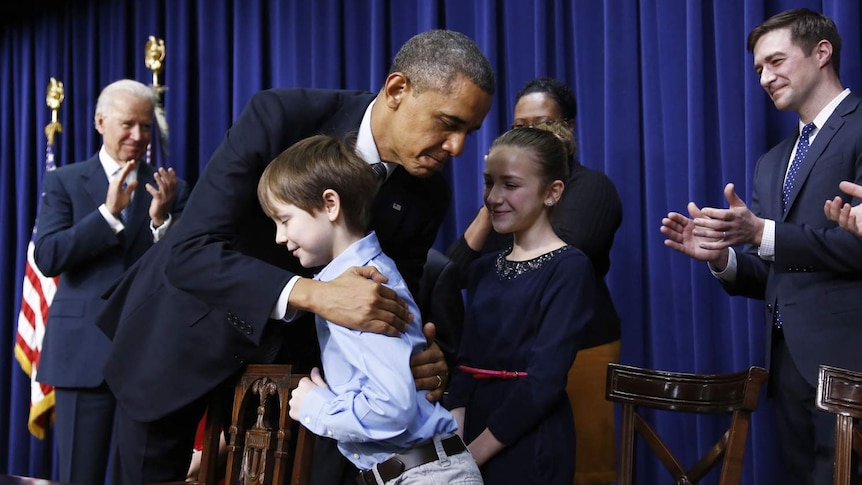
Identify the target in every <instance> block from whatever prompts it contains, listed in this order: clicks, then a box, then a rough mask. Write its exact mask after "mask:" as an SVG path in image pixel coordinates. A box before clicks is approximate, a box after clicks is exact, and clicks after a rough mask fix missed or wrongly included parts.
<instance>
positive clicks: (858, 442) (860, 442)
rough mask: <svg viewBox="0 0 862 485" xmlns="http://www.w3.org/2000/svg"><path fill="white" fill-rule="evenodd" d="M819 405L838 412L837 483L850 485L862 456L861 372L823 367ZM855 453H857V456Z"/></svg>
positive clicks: (819, 384)
mask: <svg viewBox="0 0 862 485" xmlns="http://www.w3.org/2000/svg"><path fill="white" fill-rule="evenodd" d="M817 408H818V409H822V410H824V411H828V412H830V413H833V414H835V415H836V416H835V471H834V474H833V483H834V484H835V485H849V484H850V482H851V480H852V477H853V475H854V470H855V469H856V463H857V459H858V457H859V456H862V432H860V431H859V427H858V426H857V424H856V420H857V419H860V418H862V372H855V371H851V370H847V369H841V368H838V367H831V366H828V365H821V366H820V376H819V378H818V382H817ZM854 452H855V455H854Z"/></svg>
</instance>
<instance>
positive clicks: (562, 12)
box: [0, 0, 862, 485]
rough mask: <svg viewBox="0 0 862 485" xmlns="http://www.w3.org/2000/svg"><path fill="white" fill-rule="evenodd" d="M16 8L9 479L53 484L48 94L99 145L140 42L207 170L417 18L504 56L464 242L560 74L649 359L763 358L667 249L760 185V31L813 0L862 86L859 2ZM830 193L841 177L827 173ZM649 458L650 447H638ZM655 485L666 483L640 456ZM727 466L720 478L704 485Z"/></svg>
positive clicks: (394, 43) (470, 189)
mask: <svg viewBox="0 0 862 485" xmlns="http://www.w3.org/2000/svg"><path fill="white" fill-rule="evenodd" d="M30 3H32V4H33V5H30V4H21V5H18V6H19V7H20V8H19V10H20V11H18V12H8V13H6V12H5V9H4V12H2V13H3V15H0V27H2V28H0V102H2V111H0V241H2V244H0V269H2V271H3V274H4V275H6V277H5V278H3V279H2V280H0V312H2V314H0V328H2V332H0V450H4V451H0V473H11V474H22V475H30V476H38V477H46V478H51V477H52V476H56V473H55V471H54V468H53V462H54V458H53V452H52V445H53V444H52V441H51V437H50V433H49V437H48V439H46V440H44V441H41V440H37V439H35V438H32V437H31V436H30V434H29V432H28V430H27V415H28V403H29V380H28V378H27V376H26V375H25V374H24V372H22V370H21V369H20V367H19V366H18V364H17V362H15V360H14V357H13V352H12V349H13V346H14V339H15V333H16V321H17V313H18V309H19V304H20V299H21V282H22V279H23V270H24V260H25V251H26V248H27V243H28V241H29V238H30V233H31V230H32V228H33V224H34V222H35V217H36V212H37V206H38V198H39V194H40V192H41V183H42V179H43V176H44V163H43V161H44V159H45V145H46V140H45V135H44V132H43V130H44V127H45V125H46V124H47V123H48V122H49V121H50V110H49V109H48V108H47V107H46V105H45V87H46V85H47V82H48V79H49V78H50V77H51V76H54V77H56V78H57V79H58V80H61V81H63V82H64V84H65V88H66V99H65V102H64V103H63V105H62V107H61V109H60V122H61V123H62V124H63V128H64V129H63V133H62V134H60V135H58V137H57V140H56V143H55V153H56V161H57V164H58V165H59V166H62V165H65V164H69V163H74V162H76V161H79V160H83V159H86V158H87V157H89V156H91V155H93V154H94V153H95V152H96V151H97V150H98V149H99V143H100V138H99V136H98V133H97V132H96V131H95V129H94V128H93V111H94V106H95V101H96V97H97V96H98V93H99V91H100V89H101V88H102V87H104V86H105V85H107V84H108V83H110V82H112V81H114V80H117V79H120V78H123V77H128V78H133V79H136V80H139V81H142V82H144V83H147V84H149V83H151V82H152V73H151V72H150V71H149V70H148V69H147V68H146V66H145V65H144V62H143V52H144V44H145V43H146V41H147V38H148V36H149V35H154V36H156V37H160V38H163V39H164V40H165V43H166V47H167V55H166V58H165V66H166V67H165V70H164V71H163V72H162V74H161V76H160V79H161V83H162V84H163V85H165V86H167V91H166V93H165V109H166V112H167V120H168V126H169V128H170V153H169V154H168V156H167V157H164V156H163V155H162V154H161V153H159V152H158V151H157V150H155V149H154V150H153V157H154V158H155V159H156V163H158V164H160V165H168V166H172V167H174V168H175V169H176V171H177V173H178V174H179V175H180V176H181V177H182V178H184V179H186V180H188V181H189V182H191V183H194V182H195V181H196V180H197V178H198V176H199V175H200V173H201V170H203V168H204V166H205V165H206V163H207V160H208V158H209V156H210V154H212V152H213V151H214V150H215V148H216V147H217V145H218V144H219V142H220V141H221V139H222V137H223V136H224V133H225V132H226V130H227V129H228V128H229V127H230V125H231V122H232V121H233V119H234V118H235V117H237V116H238V114H239V112H240V111H241V109H242V108H243V106H244V105H245V103H246V102H247V101H248V99H249V98H250V97H251V96H252V94H253V93H254V92H256V91H258V90H260V89H266V88H270V87H276V86H283V87H291V86H302V87H320V88H351V89H365V90H370V91H377V90H378V89H379V88H380V86H381V85H382V83H383V82H384V80H385V78H386V74H387V71H388V68H389V65H390V63H391V60H392V56H393V55H394V53H395V51H397V49H398V48H399V47H400V46H401V44H402V43H403V42H404V41H405V40H407V39H408V38H409V37H410V36H412V35H414V34H415V33H417V32H420V31H424V30H427V29H432V28H449V29H453V30H458V31H461V32H464V33H465V34H467V35H469V36H470V37H471V38H473V39H475V40H476V42H477V44H478V45H479V46H480V48H481V49H482V50H483V51H484V52H485V53H486V55H487V56H488V58H489V59H490V61H491V63H492V64H493V65H494V66H495V67H496V70H497V75H498V92H497V94H496V95H495V99H494V105H493V107H492V108H491V111H490V113H489V114H488V117H487V118H486V119H485V122H484V124H483V126H482V128H481V130H479V131H478V132H477V133H476V134H474V135H472V136H470V137H469V138H468V140H467V142H466V146H465V151H464V154H463V155H462V156H460V157H458V158H456V159H455V160H453V161H452V163H450V164H449V165H448V166H447V167H446V168H445V175H446V177H447V178H448V180H449V181H450V183H451V185H452V190H453V200H452V210H451V211H450V213H449V215H448V216H447V218H446V220H445V223H444V226H443V227H442V228H441V230H440V233H439V234H438V237H437V242H436V244H435V246H436V247H437V248H438V249H443V250H445V248H446V247H447V246H448V245H449V244H450V243H451V242H452V241H454V240H455V238H457V237H459V236H460V234H461V233H462V232H463V230H464V229H465V228H466V227H467V225H468V224H469V223H470V221H471V220H472V219H473V216H474V215H475V213H476V210H477V209H478V208H479V206H480V204H481V190H482V168H483V167H482V163H483V157H484V154H485V153H486V152H487V149H488V147H489V146H490V144H491V142H492V141H493V140H494V138H496V136H497V135H499V134H500V133H502V132H503V131H504V130H506V129H507V128H508V126H509V124H510V123H511V118H512V107H513V101H514V96H515V93H516V92H517V91H518V90H519V89H520V88H521V86H523V84H524V83H525V82H526V81H528V80H529V79H531V78H534V77H537V76H544V75H547V76H553V77H557V78H559V79H562V80H564V81H566V82H567V83H569V84H570V85H571V86H572V87H573V89H574V90H575V92H576V95H577V99H578V104H579V105H578V119H577V122H576V123H577V138H578V144H579V153H578V155H579V158H580V160H581V162H582V163H583V164H584V165H586V166H589V167H592V168H595V169H598V170H602V171H604V172H605V173H607V174H608V175H609V176H610V178H611V179H612V180H613V181H614V182H615V184H616V186H617V189H618V191H619V192H620V195H621V197H622V200H623V204H624V215H623V224H622V227H621V228H620V230H619V231H618V232H617V235H616V239H615V244H614V250H613V252H612V255H611V259H612V264H611V269H610V273H609V274H608V283H609V286H610V288H611V292H612V294H613V297H614V300H615V302H616V304H617V307H618V310H619V313H620V315H621V317H622V320H623V340H622V360H623V362H625V363H631V364H635V365H640V366H646V367H651V368H658V369H666V370H679V371H689V372H730V371H735V370H740V369H743V368H746V367H748V366H750V365H764V364H765V362H764V350H765V335H764V332H765V330H766V329H765V328H764V325H763V321H762V312H763V304H762V302H759V301H749V300H746V299H743V298H735V297H734V298H732V297H729V296H728V295H726V294H725V293H724V291H723V290H722V289H721V287H720V285H719V284H718V283H717V282H716V281H715V280H714V278H713V277H712V276H711V275H710V273H709V270H708V269H707V267H706V265H705V264H703V263H697V262H693V261H691V260H689V259H688V258H687V257H685V256H682V255H680V254H678V253H675V252H673V251H671V250H670V249H668V248H666V247H664V244H663V239H664V238H663V236H662V235H661V233H660V232H659V226H660V224H661V219H662V217H664V216H665V215H666V214H667V212H668V211H680V212H685V209H686V204H687V203H688V202H689V201H694V202H696V203H697V204H698V205H700V206H707V205H708V206H718V207H725V206H726V201H725V200H724V196H723V192H722V191H723V188H724V186H725V184H727V183H730V182H732V183H734V184H735V187H736V191H737V193H739V194H740V196H741V197H742V198H743V199H745V200H748V199H749V198H750V191H751V179H752V176H753V173H754V168H755V164H756V162H757V159H758V157H759V156H760V155H761V154H763V153H764V152H766V151H767V150H768V149H769V147H771V146H773V145H774V144H776V143H778V142H779V141H780V140H781V139H783V138H785V137H787V136H789V135H790V134H792V133H793V130H794V129H795V123H796V117H795V116H794V115H793V114H792V113H789V114H788V113H780V112H778V111H776V110H775V108H774V107H773V106H772V103H771V102H770V100H769V98H768V97H767V96H766V94H765V93H764V92H763V90H762V89H761V87H760V86H759V83H758V78H757V76H756V75H755V73H754V70H753V65H752V64H753V62H752V57H751V54H750V53H748V52H747V50H746V40H747V35H748V32H749V31H750V30H751V29H752V28H753V27H754V26H756V25H757V24H759V23H760V22H762V21H763V20H764V19H765V18H767V17H768V16H770V15H772V14H775V13H777V12H779V11H781V10H785V9H788V8H796V7H799V6H805V7H808V8H811V9H813V10H817V11H822V12H823V13H825V14H826V15H828V16H830V17H832V18H833V19H834V20H835V21H836V23H837V25H838V28H839V31H840V32H841V34H842V39H843V49H842V55H841V57H842V63H841V64H842V66H841V79H842V81H843V82H844V84H845V86H848V87H850V88H851V89H853V90H857V91H858V90H860V89H862V85H860V81H862V62H860V59H862V55H860V51H862V28H860V25H862V7H860V4H859V3H858V2H848V1H844V0H822V1H821V0H803V1H798V0H797V1H789V0H787V1H784V0H740V1H733V2H725V1H707V2H700V1H687V0H606V1H604V2H596V1H594V0H536V1H531V2H524V1H522V0H476V1H471V2H464V1H461V0H404V1H395V0H360V1H352V0H321V1H314V2H312V1H306V0H242V1H240V0H179V1H177V0H79V1H76V2H58V1H49V2H47V3H39V4H38V5H36V2H30ZM836 193H837V187H836ZM765 398H766V396H765V395H764V396H762V401H761V408H760V409H759V410H758V412H756V413H755V415H754V418H753V426H752V429H751V434H750V441H749V447H748V451H747V455H746V467H745V479H744V482H743V483H745V484H749V485H751V484H755V483H781V480H780V477H781V473H782V468H781V466H780V464H779V463H778V460H777V452H776V451H775V450H776V447H777V446H778V444H777V443H775V442H774V440H773V438H772V437H773V436H774V433H773V430H772V428H773V424H772V411H771V406H770V403H769V402H768V401H767V400H766V399H765ZM653 421H654V422H655V423H656V426H657V428H658V429H659V431H660V432H662V433H668V436H670V437H671V438H670V443H669V444H670V446H671V447H672V448H674V449H684V450H685V451H684V452H683V453H682V456H683V457H685V458H686V459H688V460H691V461H694V460H695V459H696V457H698V456H699V454H700V453H703V452H704V451H705V450H706V449H708V448H709V447H710V446H711V445H712V443H713V442H714V439H715V438H717V437H716V436H713V435H714V431H716V430H718V429H719V428H720V426H719V425H718V424H717V423H716V421H715V420H714V419H711V418H703V419H698V420H696V421H691V420H688V419H685V418H683V417H679V416H668V415H656V416H654V417H653ZM642 455H643V454H642ZM639 477H640V480H642V481H643V482H644V483H660V482H663V481H666V475H665V472H664V471H663V470H662V469H661V468H660V465H657V464H655V463H651V462H649V461H647V460H642V462H641V463H639ZM713 480H714V479H713Z"/></svg>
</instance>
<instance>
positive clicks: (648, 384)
mask: <svg viewBox="0 0 862 485" xmlns="http://www.w3.org/2000/svg"><path fill="white" fill-rule="evenodd" d="M767 375H768V374H767V371H766V369H764V368H762V367H751V368H750V369H748V370H747V371H743V372H738V373H733V374H688V373H681V372H667V371H659V370H650V369H641V368H638V367H631V366H627V365H622V364H614V363H611V364H608V375H607V399H609V400H610V401H614V402H618V403H621V404H622V430H621V433H622V439H621V443H620V474H619V485H632V483H634V462H635V447H634V438H635V434H640V435H641V437H643V439H644V440H645V441H646V443H647V445H649V448H650V449H651V450H652V452H653V453H654V454H655V455H656V456H657V457H658V458H659V460H660V461H661V462H662V464H664V466H665V468H667V470H668V471H669V472H670V474H671V475H672V476H673V479H674V482H673V483H674V484H676V485H688V484H695V483H698V481H699V480H701V479H702V478H703V477H704V476H705V475H706V474H707V473H708V472H709V471H710V470H712V469H713V468H714V467H715V466H716V465H718V463H721V478H720V480H719V485H731V484H738V483H740V479H741V475H742V461H743V457H744V454H745V443H746V440H747V437H748V427H749V422H750V418H751V413H752V412H753V411H754V410H755V409H757V403H758V401H759V397H760V388H761V386H762V385H763V384H764V383H765V382H766V379H767ZM639 408H652V409H660V410H667V411H680V412H688V413H697V414H730V415H732V417H731V420H730V426H729V428H728V430H727V431H726V432H725V433H724V435H722V436H721V438H720V439H719V440H718V442H717V443H716V444H715V445H714V446H713V447H712V448H711V449H710V450H709V451H708V452H707V453H706V454H705V455H704V456H703V458H701V459H700V460H699V461H698V462H697V463H696V464H695V465H694V466H692V467H691V468H689V469H686V468H684V467H683V465H682V464H681V463H680V462H679V460H678V459H677V458H676V457H675V456H674V454H673V453H672V452H671V451H670V449H669V448H668V447H667V445H666V444H665V442H664V441H663V440H662V439H661V438H660V437H659V436H658V434H657V433H656V432H655V430H654V429H653V428H652V426H650V425H649V423H647V421H646V420H645V419H644V417H643V416H641V414H639V413H638V411H637V410H638V409H639Z"/></svg>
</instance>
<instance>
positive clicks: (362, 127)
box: [356, 98, 395, 178]
mask: <svg viewBox="0 0 862 485" xmlns="http://www.w3.org/2000/svg"><path fill="white" fill-rule="evenodd" d="M375 102H377V98H374V99H373V100H372V101H371V104H369V105H368V108H366V109H365V114H364V115H362V122H361V123H360V124H359V133H358V134H357V135H356V153H358V154H359V156H360V157H362V159H363V160H365V161H366V162H368V164H369V165H371V164H375V163H378V162H383V160H380V152H378V151H377V144H376V143H375V142H374V134H373V133H371V108H372V107H374V103H375ZM383 164H384V165H385V166H386V178H389V176H390V175H392V171H393V170H395V164H394V163H392V162H383Z"/></svg>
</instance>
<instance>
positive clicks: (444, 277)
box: [416, 248, 464, 369]
mask: <svg viewBox="0 0 862 485" xmlns="http://www.w3.org/2000/svg"><path fill="white" fill-rule="evenodd" d="M459 279H460V272H459V271H458V266H456V265H455V262H454V261H452V260H451V259H449V257H447V256H446V255H445V254H443V253H441V252H440V251H437V250H436V249H434V248H431V249H429V250H428V260H427V261H426V262H425V268H424V271H423V272H422V280H421V281H420V282H419V293H418V294H417V295H416V304H417V305H418V306H419V310H420V311H421V312H422V321H423V322H434V325H435V327H436V329H437V339H436V341H437V345H439V346H440V350H442V351H443V355H444V356H445V358H446V364H447V365H448V366H449V369H452V368H454V366H455V359H456V358H457V357H458V348H459V347H460V346H461V334H462V333H463V331H464V297H463V295H462V294H461V285H460V284H459V283H460V281H459Z"/></svg>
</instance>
